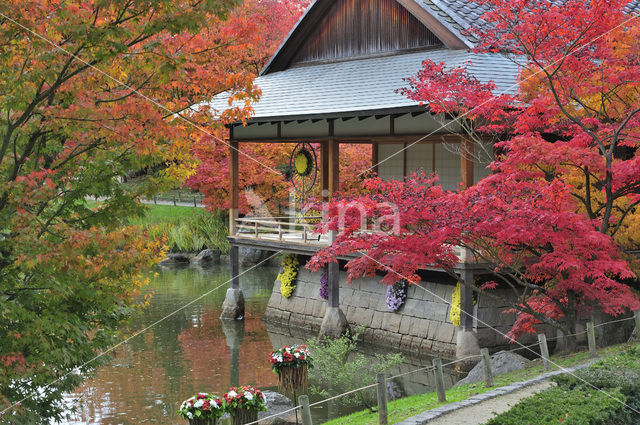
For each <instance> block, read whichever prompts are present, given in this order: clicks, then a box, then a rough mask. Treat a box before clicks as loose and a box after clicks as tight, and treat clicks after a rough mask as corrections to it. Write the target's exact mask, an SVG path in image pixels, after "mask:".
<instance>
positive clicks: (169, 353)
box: [65, 266, 455, 425]
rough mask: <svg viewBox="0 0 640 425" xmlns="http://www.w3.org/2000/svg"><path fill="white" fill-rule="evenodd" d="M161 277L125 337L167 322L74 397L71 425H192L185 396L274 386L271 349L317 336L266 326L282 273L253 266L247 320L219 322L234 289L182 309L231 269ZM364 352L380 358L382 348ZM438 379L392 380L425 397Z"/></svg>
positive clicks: (402, 391) (407, 366) (245, 280)
mask: <svg viewBox="0 0 640 425" xmlns="http://www.w3.org/2000/svg"><path fill="white" fill-rule="evenodd" d="M157 272H158V274H157V275H156V276H155V277H153V278H152V283H151V286H150V291H151V292H152V293H153V298H152V301H151V303H150V305H149V306H148V307H147V308H146V309H145V310H143V311H141V312H140V313H139V314H137V316H136V317H135V318H134V320H133V321H132V323H131V325H130V327H129V329H127V330H126V331H125V332H124V334H125V336H126V335H131V334H133V333H135V332H136V331H138V330H140V329H143V328H145V327H146V326H150V325H151V324H153V323H155V322H157V321H159V320H161V319H163V318H165V319H164V320H162V321H161V322H160V323H159V324H157V325H155V326H153V327H152V328H150V329H149V330H147V331H145V332H144V333H142V334H141V335H139V336H136V337H135V338H133V339H132V340H131V341H129V342H128V343H127V344H124V345H123V346H121V347H119V348H118V349H117V350H116V351H115V352H114V353H113V356H112V359H111V361H110V362H109V363H108V364H106V365H104V366H102V367H100V368H98V370H96V372H95V374H94V376H92V377H91V378H89V379H88V380H87V381H86V382H85V383H84V385H82V386H81V387H80V388H78V390H77V391H76V392H75V394H73V395H71V396H70V397H69V399H70V400H71V399H74V398H80V399H81V400H82V404H81V408H80V409H79V411H78V412H77V414H75V415H74V416H73V418H72V419H70V420H68V421H67V422H65V423H66V424H69V425H76V424H96V425H98V424H99V425H116V424H122V425H129V424H160V425H169V424H185V423H186V422H185V421H184V420H183V419H181V418H179V417H178V416H177V415H176V413H175V412H176V410H177V408H178V406H179V404H180V403H181V402H182V401H183V400H184V399H186V398H188V397H190V396H191V395H193V394H194V393H196V392H198V391H209V392H214V393H218V394H222V393H223V392H225V391H226V390H227V389H228V388H229V386H236V385H238V384H243V385H244V384H248V385H254V386H257V387H259V388H261V389H275V388H276V385H277V377H276V375H275V374H273V372H272V371H271V365H270V363H269V360H268V354H269V353H270V352H271V350H272V349H273V348H276V347H281V346H282V345H286V344H292V343H299V342H303V341H306V340H308V339H309V338H311V337H313V336H315V334H314V333H312V332H310V331H296V330H290V329H289V328H284V329H283V328H281V327H277V326H273V325H269V326H268V327H266V326H265V324H264V323H263V322H262V320H261V319H260V318H261V317H262V315H263V313H264V310H265V308H266V305H267V303H268V301H269V297H270V296H271V291H272V288H273V282H274V280H275V276H276V274H277V272H278V270H277V269H276V268H271V267H262V268H259V269H254V270H251V271H249V272H247V274H245V275H243V276H242V278H241V279H240V286H241V288H242V290H243V292H244V296H245V311H246V318H245V320H244V321H222V320H220V318H219V317H220V308H221V306H222V303H223V301H224V296H225V291H226V289H227V286H223V287H221V288H219V289H218V290H216V291H214V292H213V293H211V294H210V295H207V296H206V297H203V298H202V299H200V300H198V301H197V302H194V303H192V304H190V305H188V306H187V307H186V308H183V309H181V310H179V311H177V310H178V309H180V308H181V307H182V306H185V305H187V304H189V303H191V302H192V301H193V300H194V299H196V298H198V297H199V296H201V295H202V294H204V293H206V292H207V291H210V290H211V289H212V288H215V287H216V286H218V285H220V284H223V283H224V282H226V281H227V280H228V269H227V267H226V266H219V267H213V268H208V269H195V268H182V269H159V270H158V271H157ZM176 311H177V312H176ZM363 350H364V351H365V352H367V351H368V352H371V353H372V354H373V353H375V352H376V351H378V350H379V349H378V348H371V347H363ZM430 362H431V359H430V358H428V357H410V356H408V357H407V358H406V361H405V363H404V364H402V365H400V366H398V367H397V368H394V369H393V370H392V371H391V374H399V373H404V372H407V371H410V370H414V369H417V368H419V367H422V366H427V365H429V364H430ZM448 380H449V382H448V383H449V385H452V384H453V382H455V375H453V374H451V375H449V377H448ZM433 382H434V381H433V376H431V375H430V374H429V373H425V372H420V373H415V374H411V375H407V376H406V377H403V378H402V379H398V380H395V381H393V382H392V383H390V384H389V385H390V387H389V392H390V395H393V396H396V397H397V396H402V395H408V394H416V393H422V392H425V391H430V390H431V389H432V388H433V384H432V383H433ZM349 410H350V409H345V408H343V407H341V406H340V405H339V404H338V403H330V404H327V405H323V406H322V408H320V409H313V415H314V422H315V423H321V422H322V421H323V420H326V419H327V418H332V417H335V416H339V415H341V414H344V413H346V412H348V411H349ZM351 410H353V409H351Z"/></svg>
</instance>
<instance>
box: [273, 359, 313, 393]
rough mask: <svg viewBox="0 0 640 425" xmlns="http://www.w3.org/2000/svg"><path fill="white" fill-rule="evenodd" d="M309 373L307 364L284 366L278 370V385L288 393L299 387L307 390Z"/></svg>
mask: <svg viewBox="0 0 640 425" xmlns="http://www.w3.org/2000/svg"><path fill="white" fill-rule="evenodd" d="M308 375H309V372H308V370H307V365H304V366H301V367H295V366H292V367H283V368H282V369H280V370H279V371H278V386H279V387H280V389H281V390H284V391H286V392H288V393H293V392H295V391H296V390H298V389H302V390H303V391H306V390H307V386H308V383H307V382H308V381H307V379H308Z"/></svg>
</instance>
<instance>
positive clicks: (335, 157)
mask: <svg viewBox="0 0 640 425" xmlns="http://www.w3.org/2000/svg"><path fill="white" fill-rule="evenodd" d="M328 151H329V152H328V155H329V164H328V165H329V179H328V183H329V194H330V195H333V194H335V193H336V192H338V190H340V142H339V141H338V140H336V139H331V140H329V149H328Z"/></svg>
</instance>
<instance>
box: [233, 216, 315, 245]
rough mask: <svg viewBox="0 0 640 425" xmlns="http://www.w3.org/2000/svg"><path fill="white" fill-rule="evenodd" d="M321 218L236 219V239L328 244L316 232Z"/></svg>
mask: <svg viewBox="0 0 640 425" xmlns="http://www.w3.org/2000/svg"><path fill="white" fill-rule="evenodd" d="M320 219H321V217H319V216H318V217H316V216H313V217H310V216H306V217H250V218H238V219H236V234H235V236H236V237H250V238H254V239H265V240H272V241H274V240H276V241H286V242H297V243H305V244H306V243H316V244H321V243H327V244H328V239H327V237H326V236H324V235H320V234H319V233H315V232H314V227H315V224H313V223H310V222H309V221H319V220H320Z"/></svg>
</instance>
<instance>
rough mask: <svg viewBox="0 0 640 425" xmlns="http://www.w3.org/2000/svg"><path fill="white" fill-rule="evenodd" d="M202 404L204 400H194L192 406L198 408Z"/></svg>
mask: <svg viewBox="0 0 640 425" xmlns="http://www.w3.org/2000/svg"><path fill="white" fill-rule="evenodd" d="M203 405H204V400H198V401H196V402H195V404H194V405H193V407H195V408H198V407H202V406H203Z"/></svg>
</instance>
